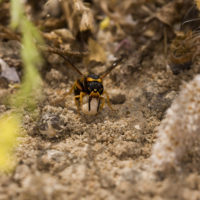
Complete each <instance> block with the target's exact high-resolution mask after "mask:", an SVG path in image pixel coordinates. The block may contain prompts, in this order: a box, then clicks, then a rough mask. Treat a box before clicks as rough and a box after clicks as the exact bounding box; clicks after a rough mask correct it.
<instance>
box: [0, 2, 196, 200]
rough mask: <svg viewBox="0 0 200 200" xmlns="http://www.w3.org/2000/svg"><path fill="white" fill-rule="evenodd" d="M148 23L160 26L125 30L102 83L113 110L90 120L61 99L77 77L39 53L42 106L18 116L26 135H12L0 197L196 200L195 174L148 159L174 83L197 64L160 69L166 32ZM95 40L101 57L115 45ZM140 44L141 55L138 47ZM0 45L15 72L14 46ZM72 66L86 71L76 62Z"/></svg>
mask: <svg viewBox="0 0 200 200" xmlns="http://www.w3.org/2000/svg"><path fill="white" fill-rule="evenodd" d="M160 2H161V1H160ZM165 4H167V1H166V2H165V3H163V5H165ZM148 25H149V26H150V25H151V28H152V27H153V28H155V27H157V28H159V27H160V31H159V32H158V33H157V36H155V37H154V36H152V37H151V36H144V35H139V34H136V33H131V32H128V31H127V32H126V33H127V37H126V38H125V39H127V40H128V41H130V43H131V45H130V47H128V53H127V54H128V58H127V60H126V62H124V63H122V64H120V65H119V66H118V67H116V69H115V70H113V71H112V72H111V73H110V74H109V75H108V76H107V77H106V78H105V79H104V82H103V85H104V88H105V90H106V91H107V92H108V94H109V96H110V100H111V102H112V107H113V108H114V111H113V110H111V109H110V108H109V107H108V105H107V104H106V105H105V107H104V108H103V110H102V111H101V112H99V113H98V114H97V115H95V116H89V115H85V114H83V113H80V114H79V113H78V112H77V109H76V106H75V104H74V95H73V94H72V95H67V96H64V93H66V91H67V90H69V89H70V88H71V87H72V85H73V83H74V81H75V80H76V79H77V78H78V75H77V74H76V72H74V71H73V70H71V69H66V66H65V64H64V62H63V61H62V60H61V59H60V58H59V56H57V55H53V54H50V55H46V60H47V62H48V63H51V65H50V66H49V64H47V63H46V64H45V67H44V69H42V70H41V74H42V78H43V97H42V101H40V103H39V104H38V107H37V108H36V109H35V110H34V112H32V113H30V112H28V111H26V112H25V113H24V118H23V128H24V129H25V130H26V132H27V133H26V134H25V135H23V136H20V137H19V138H18V140H19V145H18V146H17V149H16V159H17V164H16V168H15V170H14V171H13V172H12V173H9V174H1V175H0V177H1V179H0V200H4V199H15V200H35V199H38V200H51V199H52V200H53V199H54V200H61V199H63V200H66V199H69V200H70V199H91V200H92V199H108V200H115V199H127V200H128V199H137V200H148V199H149V200H150V199H151V200H152V199H153V200H162V199H166V200H198V199H200V192H199V191H200V173H199V172H198V171H195V170H191V169H190V171H189V170H187V169H185V170H183V171H180V172H170V173H169V172H166V171H164V172H163V171H155V170H154V168H153V166H152V163H151V161H150V160H149V157H150V156H151V151H152V145H153V144H154V143H155V141H156V130H157V127H158V126H159V124H160V122H161V121H162V119H163V118H164V116H165V112H166V110H167V108H169V107H170V105H171V103H172V101H173V100H174V98H175V97H176V96H177V95H178V93H179V88H180V86H181V84H182V82H183V81H189V80H191V79H192V78H193V77H194V76H195V75H196V74H197V73H199V71H200V67H199V64H198V61H196V62H194V63H192V65H191V67H190V69H186V70H185V69H184V70H182V69H180V72H179V73H178V74H174V73H173V71H172V70H171V68H170V66H169V65H168V57H167V55H166V52H165V50H164V45H165V44H164V36H163V30H166V32H167V34H168V44H169V43H170V40H171V39H173V37H174V32H173V30H174V27H173V28H172V27H170V28H169V26H168V25H166V24H163V22H161V21H159V20H158V19H155V20H153V21H151V22H149V23H148ZM105 34H106V33H105ZM149 34H150V32H149ZM113 37H114V36H113ZM101 39H102V37H101V36H100V35H98V36H97V40H98V41H99V42H100V43H102V44H103V45H104V48H105V49H106V51H107V54H109V53H110V54H112V55H113V49H115V48H116V45H118V44H119V42H117V40H116V41H115V42H113V43H107V41H105V38H104V40H103V39H102V41H101ZM149 41H150V42H149ZM5 42H8V41H2V43H4V44H5ZM13 43H15V42H14V41H13ZM141 44H142V45H143V47H144V49H145V50H144V51H141V48H139V46H141ZM4 47H5V48H4V49H2V48H3V47H2V45H1V55H2V52H3V57H4V60H6V59H5V58H7V60H6V62H7V63H8V64H9V65H10V66H13V63H15V65H16V66H15V67H16V68H17V67H18V66H19V65H21V62H20V59H19V57H18V56H17V55H16V51H17V52H18V51H19V49H18V48H17V47H18V42H16V49H13V48H8V46H7V45H4ZM11 49H12V54H11V53H10V51H11ZM122 51H127V49H125V50H124V49H123V48H122ZM5 52H6V53H5ZM8 57H9V59H8ZM16 63H17V64H16ZM78 66H79V69H80V70H82V71H83V72H86V71H87V68H86V67H84V66H83V65H82V64H80V63H79V64H78ZM106 68H107V66H106V65H95V66H92V67H91V70H92V71H93V72H95V73H96V74H99V73H101V72H102V71H104V70H105V69H106ZM18 71H20V70H18ZM19 74H20V73H19ZM11 92H13V89H9V88H6V87H5V83H4V84H1V89H0V96H1V97H3V96H4V95H5V94H9V93H11ZM59 94H60V95H59ZM7 109H9V107H8V105H5V104H3V103H1V106H0V112H1V113H4V112H5V111H6V110H7Z"/></svg>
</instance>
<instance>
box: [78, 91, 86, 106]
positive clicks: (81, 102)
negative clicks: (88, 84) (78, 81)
mask: <svg viewBox="0 0 200 200" xmlns="http://www.w3.org/2000/svg"><path fill="white" fill-rule="evenodd" d="M85 95H86V93H85V92H80V95H79V97H80V106H82V104H83V97H84V96H85Z"/></svg>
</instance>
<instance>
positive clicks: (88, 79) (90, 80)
mask: <svg viewBox="0 0 200 200" xmlns="http://www.w3.org/2000/svg"><path fill="white" fill-rule="evenodd" d="M87 81H88V82H92V81H97V82H99V83H101V82H102V79H101V78H98V79H94V78H91V77H88V78H87Z"/></svg>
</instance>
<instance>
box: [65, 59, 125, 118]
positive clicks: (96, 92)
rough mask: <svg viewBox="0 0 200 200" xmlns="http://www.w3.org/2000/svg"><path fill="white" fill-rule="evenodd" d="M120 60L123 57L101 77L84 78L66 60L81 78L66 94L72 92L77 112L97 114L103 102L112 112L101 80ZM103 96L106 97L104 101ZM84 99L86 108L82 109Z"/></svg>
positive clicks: (94, 75)
mask: <svg viewBox="0 0 200 200" xmlns="http://www.w3.org/2000/svg"><path fill="white" fill-rule="evenodd" d="M122 60H123V56H122V57H121V58H119V59H118V60H116V61H114V62H113V63H112V65H111V67H110V68H108V70H106V72H105V73H103V75H96V74H89V75H86V76H84V75H83V74H82V73H81V72H80V71H79V70H78V69H77V68H76V67H75V66H74V65H73V64H72V63H71V62H69V60H67V61H68V62H69V63H70V64H71V66H72V67H73V68H74V69H75V70H76V71H77V72H78V73H79V74H80V75H81V76H82V77H81V78H80V79H78V80H76V81H75V83H74V84H73V86H72V88H71V89H70V91H69V92H68V93H67V95H68V94H71V93H72V92H74V101H75V104H76V106H77V109H78V112H79V111H80V110H81V109H82V111H83V112H85V113H87V114H97V113H98V112H99V111H100V110H102V109H103V107H104V105H105V102H107V104H108V106H109V107H110V109H111V110H113V108H112V106H111V103H110V100H109V95H108V93H107V92H106V90H105V89H104V86H103V78H105V77H106V76H107V75H108V74H109V73H110V72H111V71H112V70H113V69H114V68H115V67H117V66H118V65H119V64H120V63H121V62H122ZM103 95H105V96H106V99H105V98H104V96H103ZM85 97H87V99H86V100H87V108H84V107H83V103H84V101H83V99H84V98H85ZM93 100H95V101H93ZM83 108H84V109H83ZM86 110H87V112H86Z"/></svg>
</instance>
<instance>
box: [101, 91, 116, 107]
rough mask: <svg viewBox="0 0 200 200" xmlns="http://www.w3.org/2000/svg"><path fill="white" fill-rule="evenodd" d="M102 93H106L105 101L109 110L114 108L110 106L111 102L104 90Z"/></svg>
mask: <svg viewBox="0 0 200 200" xmlns="http://www.w3.org/2000/svg"><path fill="white" fill-rule="evenodd" d="M103 94H105V95H106V101H107V104H108V106H109V108H110V109H111V110H114V109H113V108H112V106H111V103H110V99H109V96H108V93H107V92H106V91H105V90H104V92H103Z"/></svg>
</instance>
